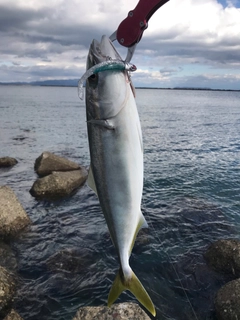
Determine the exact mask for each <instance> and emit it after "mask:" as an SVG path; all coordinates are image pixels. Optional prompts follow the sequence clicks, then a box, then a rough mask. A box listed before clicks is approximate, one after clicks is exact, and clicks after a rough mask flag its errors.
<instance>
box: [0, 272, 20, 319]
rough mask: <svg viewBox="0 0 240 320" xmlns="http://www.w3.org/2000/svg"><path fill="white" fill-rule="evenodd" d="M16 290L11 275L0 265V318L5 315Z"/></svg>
mask: <svg viewBox="0 0 240 320" xmlns="http://www.w3.org/2000/svg"><path fill="white" fill-rule="evenodd" d="M15 292H16V284H15V280H14V278H13V276H12V275H11V274H10V273H9V272H8V271H7V270H6V269H5V268H3V267H0V319H2V318H3V317H5V316H6V314H7V313H8V312H9V310H10V309H11V306H12V302H13V298H14V295H15Z"/></svg>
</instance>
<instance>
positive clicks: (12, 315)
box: [3, 309, 23, 320]
mask: <svg viewBox="0 0 240 320" xmlns="http://www.w3.org/2000/svg"><path fill="white" fill-rule="evenodd" d="M3 320H23V318H21V317H20V315H19V314H18V313H17V312H16V311H15V310H13V309H12V310H11V311H10V312H9V314H8V315H7V316H6V317H5V318H4V319H3Z"/></svg>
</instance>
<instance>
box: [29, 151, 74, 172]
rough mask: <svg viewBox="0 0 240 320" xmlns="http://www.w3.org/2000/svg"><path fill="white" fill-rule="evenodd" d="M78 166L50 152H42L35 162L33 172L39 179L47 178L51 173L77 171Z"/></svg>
mask: <svg viewBox="0 0 240 320" xmlns="http://www.w3.org/2000/svg"><path fill="white" fill-rule="evenodd" d="M79 169H80V166H79V165H78V164H77V163H75V162H73V161H70V160H68V159H66V158H63V157H59V156H57V155H55V154H53V153H51V152H47V151H45V152H43V153H42V154H41V155H40V156H39V157H38V158H37V159H36V161H35V165H34V170H35V171H36V172H37V174H38V175H39V176H40V177H44V176H47V175H48V174H51V173H52V172H53V171H72V170H79Z"/></svg>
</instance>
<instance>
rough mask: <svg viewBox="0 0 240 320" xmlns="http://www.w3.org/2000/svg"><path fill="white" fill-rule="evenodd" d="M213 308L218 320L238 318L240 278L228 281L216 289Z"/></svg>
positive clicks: (239, 317) (239, 310)
mask: <svg viewBox="0 0 240 320" xmlns="http://www.w3.org/2000/svg"><path fill="white" fill-rule="evenodd" d="M215 309H216V313H217V318H218V319H219V320H236V319H240V279H237V280H233V281H230V282H228V283H227V284H226V285H224V286H223V287H222V288H221V289H220V290H219V291H218V293H217V296H216V299H215Z"/></svg>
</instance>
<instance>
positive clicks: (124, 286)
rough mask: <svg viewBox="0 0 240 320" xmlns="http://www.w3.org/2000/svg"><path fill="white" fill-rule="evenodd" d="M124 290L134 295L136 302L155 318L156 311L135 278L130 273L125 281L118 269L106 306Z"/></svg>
mask: <svg viewBox="0 0 240 320" xmlns="http://www.w3.org/2000/svg"><path fill="white" fill-rule="evenodd" d="M124 290H129V291H131V292H132V294H134V296H135V297H136V298H137V300H138V301H139V302H140V303H141V304H142V305H143V306H144V307H145V308H146V309H147V310H148V311H149V312H150V313H151V314H152V315H153V316H154V317H155V316H156V310H155V307H154V305H153V303H152V300H151V298H150V297H149V295H148V293H147V291H146V290H145V289H144V287H143V285H142V284H141V282H140V281H139V280H138V278H137V276H136V275H135V274H134V272H132V276H131V278H130V279H125V278H124V274H123V272H122V270H121V269H120V270H119V271H118V273H117V276H116V278H115V280H114V282H113V285H112V287H111V290H110V292H109V295H108V306H109V307H110V306H111V305H112V304H113V303H114V302H115V301H116V300H117V298H118V297H119V296H120V294H121V293H122V292H123V291H124Z"/></svg>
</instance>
